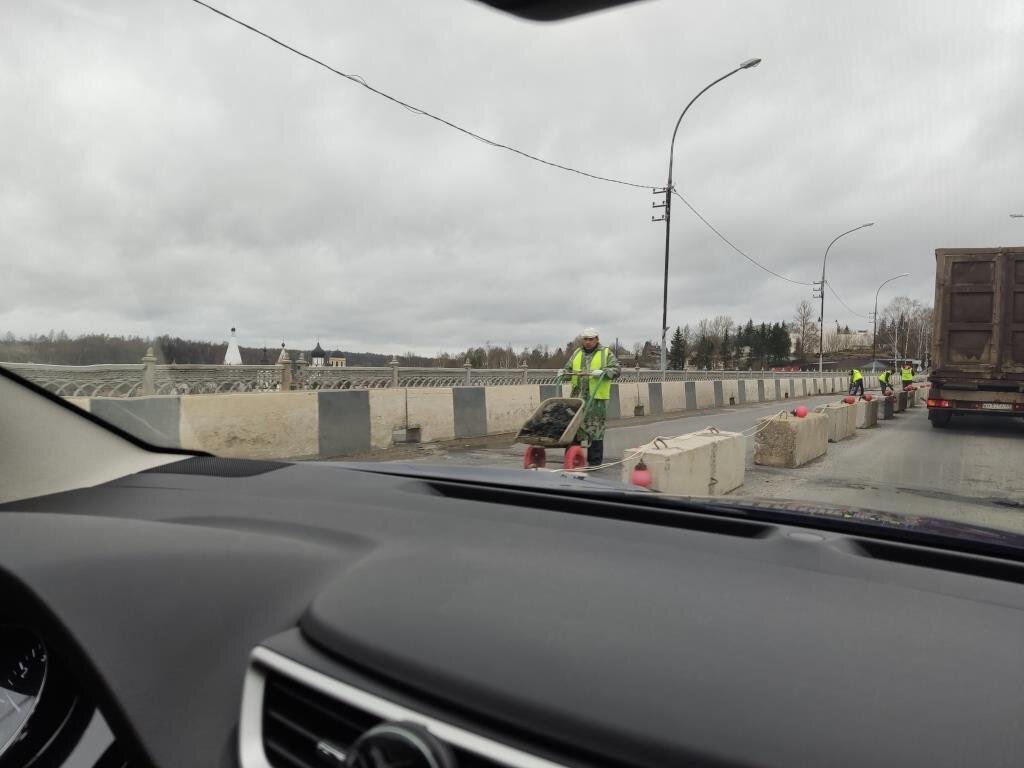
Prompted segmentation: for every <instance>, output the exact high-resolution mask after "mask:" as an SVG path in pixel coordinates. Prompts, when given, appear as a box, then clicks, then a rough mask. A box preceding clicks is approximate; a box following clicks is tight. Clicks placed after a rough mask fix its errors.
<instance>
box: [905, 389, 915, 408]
mask: <svg viewBox="0 0 1024 768" xmlns="http://www.w3.org/2000/svg"><path fill="white" fill-rule="evenodd" d="M916 407H917V390H916V389H915V390H913V391H912V392H907V408H916Z"/></svg>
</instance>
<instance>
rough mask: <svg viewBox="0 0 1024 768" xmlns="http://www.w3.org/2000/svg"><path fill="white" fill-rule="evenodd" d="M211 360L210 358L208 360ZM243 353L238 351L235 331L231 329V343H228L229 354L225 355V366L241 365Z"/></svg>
mask: <svg viewBox="0 0 1024 768" xmlns="http://www.w3.org/2000/svg"><path fill="white" fill-rule="evenodd" d="M207 359H209V358H207ZM241 364H242V352H241V350H239V349H238V339H236V338H235V329H234V328H232V329H231V341H229V342H228V349H227V352H225V353H224V365H241Z"/></svg>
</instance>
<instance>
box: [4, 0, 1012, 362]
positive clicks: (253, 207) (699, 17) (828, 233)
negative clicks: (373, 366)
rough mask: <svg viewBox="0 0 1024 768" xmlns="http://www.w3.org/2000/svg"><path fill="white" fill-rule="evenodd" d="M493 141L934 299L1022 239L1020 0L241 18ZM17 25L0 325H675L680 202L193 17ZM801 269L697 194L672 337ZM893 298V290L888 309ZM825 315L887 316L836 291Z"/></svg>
mask: <svg viewBox="0 0 1024 768" xmlns="http://www.w3.org/2000/svg"><path fill="white" fill-rule="evenodd" d="M222 5H223V7H224V9H225V10H226V11H228V12H231V13H234V14H236V15H239V16H241V17H243V18H245V19H247V20H249V21H251V22H252V23H253V24H255V25H257V26H261V27H265V28H266V29H267V30H268V31H270V32H272V33H274V34H276V35H278V36H279V37H281V38H282V39H284V40H286V41H289V42H291V43H293V44H294V45H296V46H297V47H300V48H302V49H304V50H307V51H309V52H310V53H311V54H313V55H316V56H318V57H320V58H322V59H324V60H326V61H328V62H329V63H331V64H333V65H336V66H338V67H340V68H342V69H345V70H346V71H350V72H352V73H356V74H359V75H361V76H363V77H365V78H366V79H367V80H368V81H369V82H371V83H373V84H374V85H375V86H377V87H380V88H382V89H384V90H387V91H390V92H393V93H394V94H395V95H397V96H399V97H401V98H404V99H406V100H408V101H410V102H412V103H415V104H417V105H420V106H422V107H424V108H426V109H430V110H433V111H435V112H437V113H438V114H441V115H443V116H444V117H446V118H448V119H451V120H453V121H456V122H459V123H462V124H464V125H466V126H467V127H469V128H471V129H472V130H475V131H477V132H479V133H481V134H484V135H487V136H490V137H493V138H495V139H497V140H500V141H503V142H506V143H509V144H512V145H515V146H517V147H520V148H522V149H524V150H526V151H529V152H533V153H536V154H540V155H542V156H544V157H547V158H550V159H552V160H554V161H557V162H560V163H564V164H568V165H574V166H577V167H580V168H583V169H585V170H589V171H593V172H596V173H600V174H604V175H612V176H616V177H621V178H625V179H628V180H631V181H637V182H639V183H642V184H658V185H660V184H663V183H664V177H665V170H666V168H665V166H666V161H667V152H668V146H667V145H668V140H669V137H670V135H671V130H672V126H673V124H674V121H675V118H676V117H677V116H678V112H679V110H680V109H681V108H682V107H683V106H684V105H685V104H686V102H687V101H688V100H689V99H690V97H691V96H692V95H693V94H694V93H696V92H697V91H698V90H699V89H700V88H702V87H703V86H704V85H705V84H706V83H707V82H709V81H710V80H711V79H713V78H715V77H717V76H718V75H719V74H722V73H723V72H725V71H727V70H728V69H729V68H731V67H732V66H735V64H736V63H738V62H739V61H741V60H743V59H746V58H749V57H750V56H761V57H763V58H764V63H763V64H762V65H761V66H760V67H759V68H757V69H754V70H751V71H749V72H743V73H740V74H738V75H736V76H735V77H734V78H732V79H730V80H729V81H727V82H725V83H722V84H721V85H719V86H717V87H716V88H715V89H713V90H712V91H709V92H708V93H707V94H706V95H705V96H704V97H702V99H701V100H700V102H698V103H697V104H696V105H695V106H694V108H693V110H691V113H690V114H689V115H688V116H687V118H686V121H685V123H684V124H683V126H682V127H681V129H680V135H679V140H678V143H677V147H676V183H677V186H678V188H679V189H680V191H681V192H682V193H683V194H684V195H685V196H686V197H687V198H688V199H689V200H690V202H691V203H693V204H694V205H695V206H696V207H697V208H698V209H699V210H701V211H702V212H703V213H704V214H705V215H706V216H707V217H708V218H709V219H710V220H711V221H712V222H714V223H715V224H716V226H718V227H719V228H720V229H722V231H724V232H725V233H727V235H728V236H729V237H730V238H731V239H732V240H733V241H734V242H735V243H736V244H737V245H738V246H739V247H741V248H743V249H745V250H746V251H747V252H748V253H750V254H751V255H752V256H754V257H755V258H757V259H759V260H761V261H762V262H763V263H765V264H766V265H768V266H770V267H771V268H772V269H775V270H776V271H779V272H781V273H783V274H786V275H789V276H791V277H793V278H795V279H798V280H803V281H810V280H813V279H815V278H816V276H817V274H818V273H819V272H820V268H821V267H820V265H821V256H822V252H823V250H824V248H825V246H826V245H827V244H828V242H829V241H830V240H831V239H832V237H834V236H835V235H836V234H837V233H839V232H841V231H843V230H845V229H849V228H850V227H853V226H856V225H857V224H859V223H862V222H863V221H869V220H873V221H876V222H877V225H876V226H875V227H874V228H872V229H869V230H865V231H863V232H858V233H856V234H855V235H851V236H850V237H849V238H846V239H844V240H842V241H840V243H838V244H837V245H836V247H835V248H834V249H833V251H832V253H831V254H830V257H829V261H830V265H829V279H830V281H831V282H832V283H833V284H834V285H835V287H836V289H837V290H838V291H839V292H840V294H841V295H842V296H843V299H844V300H845V301H846V302H847V304H849V305H850V307H852V308H853V309H854V310H856V311H857V312H859V313H862V314H866V313H867V312H868V311H869V310H870V309H871V302H872V301H873V299H874V292H875V289H876V288H877V286H878V284H879V283H880V282H881V281H882V280H884V279H885V278H886V277H889V276H890V275H892V274H896V273H899V272H903V271H910V272H912V273H913V277H912V278H911V279H908V280H904V281H901V283H897V284H895V285H893V286H888V287H887V290H888V289H890V288H891V289H893V290H894V291H895V290H896V289H897V287H898V290H899V291H900V292H903V293H906V294H908V295H910V296H912V297H914V298H919V299H922V300H925V301H929V300H930V299H931V296H932V290H933V289H932V274H933V251H934V249H935V248H936V247H942V246H961V245H993V244H996V245H998V244H1007V243H1011V244H1012V243H1014V242H1020V239H1021V237H1022V234H1024V233H1022V232H1021V229H1020V227H1021V222H1019V221H1013V220H1010V219H1009V218H1008V217H1007V213H1009V212H1010V211H1015V210H1020V209H1021V208H1022V207H1024V199H1022V198H1021V196H1020V184H1019V176H1020V168H1021V165H1022V160H1024V145H1022V144H1021V142H1020V136H1021V135H1024V93H1022V92H1021V89H1020V88H1019V87H1017V85H1018V80H1019V72H1020V71H1022V65H1024V51H1022V50H1021V48H1020V46H1019V44H1018V41H1019V39H1020V37H1021V33H1022V32H1024V10H1022V8H1021V6H1020V5H1019V4H1017V3H1012V2H1005V3H996V2H992V3H986V4H984V5H971V6H969V7H968V6H965V4H962V3H953V2H943V3H931V2H929V3H923V2H922V3H907V4H900V5H897V6H895V7H894V6H892V4H887V3H882V2H870V3H857V4H849V5H847V6H845V7H841V8H839V7H835V6H833V5H831V4H827V5H826V4H819V3H812V2H780V3H771V4H764V3H758V2H755V0H748V1H747V2H728V3H671V2H668V1H667V0H652V1H651V2H647V3H640V4H637V5H635V6H632V7H626V8H623V9H618V10H612V11H608V12H603V13H599V14H594V15H592V16H589V17H583V18H580V19H577V20H574V21H570V22H564V23H558V24H553V25H537V24H532V23H527V22H523V21H519V20H516V19H513V18H511V17H507V16H504V15H502V14H499V13H497V12H494V11H492V10H490V9H488V8H486V7H483V6H479V5H477V4H474V3H467V2H465V0H436V1H435V2H430V3H414V4H410V3H406V2H401V0H388V1H387V2H384V1H383V0H375V1H374V2H349V3H332V2H326V1H325V2H315V3H304V4H303V5H302V7H301V8H300V7H298V6H284V5H281V4H278V3H273V2H270V1H269V0H264V1H263V2H254V3H242V2H239V0H224V2H223V3H222ZM5 20H6V22H7V23H6V24H5V26H4V29H3V31H2V32H0V97H2V98H3V101H4V103H5V104H7V105H16V108H10V107H9V108H8V109H6V110H5V111H4V116H3V118H2V121H3V127H4V135H5V141H4V143H3V145H2V146H0V204H2V206H3V210H4V216H3V217H0V260H2V261H0V268H2V274H3V280H2V288H0V293H2V295H3V299H4V300H3V303H2V306H0V331H6V330H8V329H10V330H14V331H15V332H17V333H27V332H37V331H40V330H46V329H48V328H50V327H54V328H62V327H63V328H65V329H66V330H68V331H69V332H71V333H79V332H85V331H107V332H115V333H122V332H132V333H135V332H137V333H153V334H156V333H171V334H175V335H181V336H190V337H195V338H211V339H219V338H223V337H224V336H225V334H226V331H227V328H229V327H230V326H232V325H237V326H238V327H239V329H240V336H241V338H242V341H243V343H247V344H261V343H262V342H263V341H267V342H268V343H275V342H277V341H278V340H280V339H282V338H283V339H286V340H287V341H288V342H289V344H292V345H302V344H307V343H310V342H311V341H312V340H313V339H314V338H315V337H317V336H319V337H320V338H322V339H324V340H325V341H329V343H331V344H332V345H333V344H337V345H339V346H344V347H346V348H350V349H377V350H382V351H398V352H401V351H405V350H408V349H411V350H416V351H423V352H434V351H437V350H440V349H448V350H452V351H455V350H458V349H460V348H465V347H466V346H467V345H471V344H472V345H476V344H480V343H483V342H484V341H486V340H490V341H492V342H494V343H505V342H510V343H513V344H515V345H516V346H522V345H525V344H534V343H550V344H559V343H562V342H563V341H564V340H565V339H566V338H567V337H569V336H570V335H572V334H573V333H575V332H576V331H577V330H578V328H579V327H580V326H581V325H583V324H596V325H598V326H599V327H600V328H601V329H602V331H603V332H604V335H605V337H606V338H611V337H615V336H618V337H619V338H621V339H623V340H624V341H630V342H631V341H634V340H639V339H643V338H655V337H657V336H658V334H659V330H658V326H659V323H660V319H661V288H662V286H661V274H662V273H661V270H662V249H663V238H664V230H663V228H662V225H659V224H652V223H651V222H650V214H651V213H652V211H651V209H650V203H651V200H652V199H653V198H652V197H651V195H650V193H649V192H647V191H645V190H641V189H630V188H625V187H619V186H615V185H611V184H605V183H599V182H595V181H591V180H588V179H584V178H581V177H577V176H573V175H569V174H566V173H563V172H561V171H557V170H554V169H551V168H547V167H544V166H540V165H537V164H533V163H530V162H528V161H526V160H523V159H522V158H519V157H516V156H514V155H512V154H511V153H508V152H505V151H502V150H498V149H494V148H491V147H487V146H485V145H483V144H481V143H479V142H476V141H473V140H472V139H470V138H468V137H466V136H463V135H461V134H458V133H456V132H454V131H451V130H449V129H446V128H444V127H442V126H440V125H438V124H437V123H435V122H433V121H430V120H427V119H426V118H423V117H421V116H417V115H413V114H411V113H409V112H407V111H405V110H403V109H401V108H400V107H397V106H395V105H394V104H390V103H388V102H385V101H383V100H381V99H379V98H377V97H375V96H373V95H372V94H370V93H369V92H367V91H365V90H364V89H362V88H360V87H358V86H357V85H355V84H354V83H351V82H348V81H345V80H342V79H340V78H338V77H335V76H333V75H330V74H329V73H327V72H326V71H324V70H322V69H319V68H317V67H315V66H314V65H312V64H310V63H309V62H306V61H303V60H301V59H299V58H298V57H295V56H293V55H290V54H288V53H287V52H285V51H283V50H281V49H280V48H278V47H276V46H273V45H272V44H270V43H268V42H267V41H265V40H262V39H260V38H258V37H256V36H254V35H252V34H251V33H249V32H246V31H245V30H243V29H241V28H239V27H237V26H235V25H232V24H230V23H228V22H226V21H225V20H223V19H221V18H219V17H217V16H215V15H213V14H211V13H210V12H209V11H206V10H205V9H203V8H201V7H199V6H197V5H195V4H193V3H190V2H187V0H161V1H160V2H154V3H145V4H142V3H132V2H128V1H127V0H108V1H107V2H103V3H93V2H86V1H85V0H61V1H60V2H57V1H56V0H50V2H39V3H23V4H17V5H16V6H14V7H12V8H10V9H7V11H6V13H5ZM809 297H810V289H809V288H808V287H805V286H797V285H791V284H788V283H785V282H783V281H779V280H776V279H775V278H772V277H770V276H769V275H766V274H765V273H763V272H761V271H759V270H757V269H755V268H754V267H753V266H751V265H750V264H749V263H748V262H746V261H744V260H743V259H742V258H741V257H740V256H738V255H737V254H735V253H734V252H732V251H731V250H730V249H729V248H728V247H727V246H726V245H724V244H723V243H722V242H721V241H719V240H718V239H717V238H716V237H715V236H714V235H713V234H712V233H710V232H709V231H708V230H707V229H705V228H704V227H703V225H702V224H701V223H700V222H699V221H698V220H697V219H696V218H694V217H693V216H692V215H691V214H690V213H689V212H688V211H687V210H686V209H685V208H684V207H683V206H681V205H678V204H677V205H676V207H675V211H674V218H673V243H672V266H671V273H670V312H669V320H670V323H671V324H672V325H673V326H674V325H676V324H680V325H681V324H684V323H687V322H689V323H693V322H695V321H696V320H697V319H699V318H700V317H701V316H703V315H716V314H729V315H732V316H733V317H734V318H736V319H737V320H745V319H746V318H747V317H753V318H755V319H757V320H762V319H764V320H785V319H788V318H789V317H790V316H791V314H792V311H793V307H794V306H795V305H796V304H797V303H798V302H799V301H800V300H801V299H803V298H809ZM884 298H885V297H884V296H883V300H884ZM825 315H826V320H828V321H830V322H831V321H832V320H834V319H838V320H839V321H840V322H841V323H844V324H847V323H848V324H849V325H851V326H859V327H865V326H866V323H867V321H865V320H862V319H860V318H858V317H857V316H855V315H853V314H851V313H849V312H848V311H847V310H845V309H843V308H842V307H841V306H840V305H839V303H838V302H836V301H835V300H834V299H833V298H832V297H831V295H829V296H828V297H827V298H826V312H825Z"/></svg>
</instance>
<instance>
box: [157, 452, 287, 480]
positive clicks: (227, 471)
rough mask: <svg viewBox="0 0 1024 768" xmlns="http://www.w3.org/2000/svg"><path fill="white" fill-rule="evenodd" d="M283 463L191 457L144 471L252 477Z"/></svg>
mask: <svg viewBox="0 0 1024 768" xmlns="http://www.w3.org/2000/svg"><path fill="white" fill-rule="evenodd" d="M287 466H289V464H288V463H287V462H285V461H264V460H259V459H225V458H221V457H220V456H192V457H191V458H188V459H183V460H182V461H175V462H172V463H170V464H161V465H160V466H159V467H153V468H152V469H145V470H143V472H144V473H145V474H151V475H152V474H164V475H206V476H208V477H253V476H254V475H262V474H265V473H267V472H273V471H274V470H275V469H281V468H282V467H287Z"/></svg>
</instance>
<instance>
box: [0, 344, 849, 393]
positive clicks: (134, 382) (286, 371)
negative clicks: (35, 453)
mask: <svg viewBox="0 0 1024 768" xmlns="http://www.w3.org/2000/svg"><path fill="white" fill-rule="evenodd" d="M0 366H3V367H5V368H7V369H9V370H11V371H13V372H14V373H17V374H18V375H20V376H22V377H24V378H26V379H29V380H30V381H33V382H35V383H36V384H39V385H40V386H42V387H45V388H46V389H47V390H49V391H50V392H53V393H54V394H57V395H61V396H64V397H138V396H141V395H174V394H177V395H193V394H218V393H224V392H280V391H289V390H319V389H328V390H329V389H385V388H393V387H464V386H476V387H481V386H483V387H491V386H501V385H516V384H554V383H555V382H556V380H557V378H558V376H559V374H560V373H561V369H544V368H530V367H528V366H526V365H522V366H520V367H519V368H503V369H493V368H473V367H471V366H469V365H464V366H462V367H460V368H413V367H403V366H401V365H399V364H398V362H397V361H393V362H392V364H391V365H388V366H379V367H365V368H364V367H323V366H311V365H309V364H308V363H307V362H306V361H305V360H304V358H303V356H302V355H300V356H299V359H298V360H296V361H292V360H291V359H289V358H288V357H287V355H283V356H282V358H281V359H280V360H279V361H278V362H277V363H276V364H270V365H176V364H172V365H165V364H157V362H156V358H155V357H154V356H153V354H152V350H150V351H149V352H148V353H147V354H146V356H145V357H144V358H142V362H141V363H137V364H127V365H123V364H118V365H42V364H36V363H4V362H0ZM828 373H830V374H832V375H834V374H835V372H834V371H829V372H828ZM817 375H819V374H818V373H817V372H816V371H804V372H797V371H721V370H686V371H666V372H665V374H664V376H663V375H662V373H661V371H660V370H657V369H651V368H623V369H622V375H621V377H620V378H619V381H622V382H637V381H639V382H648V383H650V382H659V381H702V380H709V379H774V378H779V379H783V378H805V377H813V376H817Z"/></svg>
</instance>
